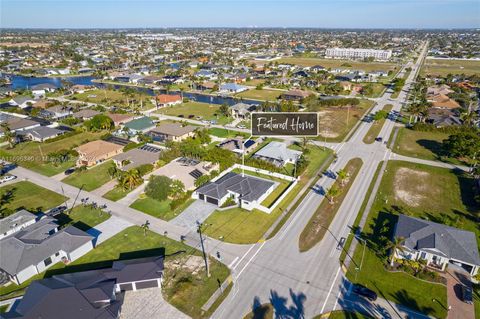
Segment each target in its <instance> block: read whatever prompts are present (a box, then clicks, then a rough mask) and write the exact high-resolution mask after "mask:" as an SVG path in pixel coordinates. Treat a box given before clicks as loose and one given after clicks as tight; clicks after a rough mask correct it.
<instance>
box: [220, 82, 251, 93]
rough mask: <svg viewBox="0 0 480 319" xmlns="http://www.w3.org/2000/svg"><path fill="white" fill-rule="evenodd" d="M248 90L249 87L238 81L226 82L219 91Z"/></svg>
mask: <svg viewBox="0 0 480 319" xmlns="http://www.w3.org/2000/svg"><path fill="white" fill-rule="evenodd" d="M246 90H248V87H246V86H244V85H240V84H237V83H225V84H222V85H220V87H219V92H224V93H240V92H243V91H246Z"/></svg>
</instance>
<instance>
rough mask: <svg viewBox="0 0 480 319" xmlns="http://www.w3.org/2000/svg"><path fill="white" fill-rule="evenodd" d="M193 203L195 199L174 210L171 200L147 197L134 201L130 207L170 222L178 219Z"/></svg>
mask: <svg viewBox="0 0 480 319" xmlns="http://www.w3.org/2000/svg"><path fill="white" fill-rule="evenodd" d="M193 202H194V199H188V200H187V201H185V203H184V204H182V205H180V206H179V207H177V208H176V209H173V210H172V209H170V203H171V200H169V199H167V200H164V201H158V200H156V199H153V198H150V197H146V196H145V197H144V198H139V199H137V200H136V201H134V202H133V203H132V205H130V207H132V208H134V209H137V210H139V211H141V212H144V213H145V214H148V215H151V216H153V217H156V218H160V219H163V220H167V221H168V220H171V219H173V218H175V217H177V216H178V215H179V214H180V213H181V212H183V211H184V210H185V209H186V208H187V207H188V206H190V204H191V203H193Z"/></svg>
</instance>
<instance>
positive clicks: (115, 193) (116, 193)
mask: <svg viewBox="0 0 480 319" xmlns="http://www.w3.org/2000/svg"><path fill="white" fill-rule="evenodd" d="M132 190H133V189H131V190H130V189H129V190H124V189H123V188H121V187H114V188H113V189H112V190H109V191H108V192H106V193H105V194H103V196H102V197H103V198H106V199H109V200H111V201H114V202H116V201H117V200H120V199H122V198H124V197H125V196H127V194H128V193H130V192H131V191H132Z"/></svg>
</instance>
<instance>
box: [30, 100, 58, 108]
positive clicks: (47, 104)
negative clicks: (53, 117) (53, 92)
mask: <svg viewBox="0 0 480 319" xmlns="http://www.w3.org/2000/svg"><path fill="white" fill-rule="evenodd" d="M53 104H54V103H53V102H52V101H50V100H38V101H36V102H35V103H33V105H32V106H33V107H34V108H37V109H48V108H49V107H51V106H53Z"/></svg>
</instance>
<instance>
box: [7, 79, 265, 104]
mask: <svg viewBox="0 0 480 319" xmlns="http://www.w3.org/2000/svg"><path fill="white" fill-rule="evenodd" d="M9 78H10V81H11V88H12V89H14V90H17V89H29V88H31V87H32V86H34V85H37V84H46V83H49V84H53V85H55V86H56V87H57V88H59V87H62V85H63V84H62V81H68V82H70V83H73V85H77V84H80V85H93V86H96V87H98V88H104V87H105V86H106V84H102V83H96V82H92V81H93V80H95V77H93V76H70V77H55V78H51V77H26V76H21V75H10V76H9ZM109 86H112V87H113V88H115V89H119V88H122V87H125V85H110V84H109ZM129 87H130V88H133V89H135V90H137V91H139V92H145V93H147V94H149V95H152V96H153V95H156V94H160V93H161V94H166V93H167V92H166V91H165V90H155V91H154V90H152V89H149V88H143V87H134V86H129ZM168 94H180V93H179V92H175V91H170V92H168ZM183 96H184V97H186V98H189V99H190V100H194V101H197V102H203V103H210V104H217V105H222V104H227V105H230V106H231V105H234V104H236V103H239V102H243V103H247V104H254V105H258V104H260V102H259V101H255V100H249V99H241V98H236V97H231V96H213V95H207V94H201V93H190V92H184V93H183Z"/></svg>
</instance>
